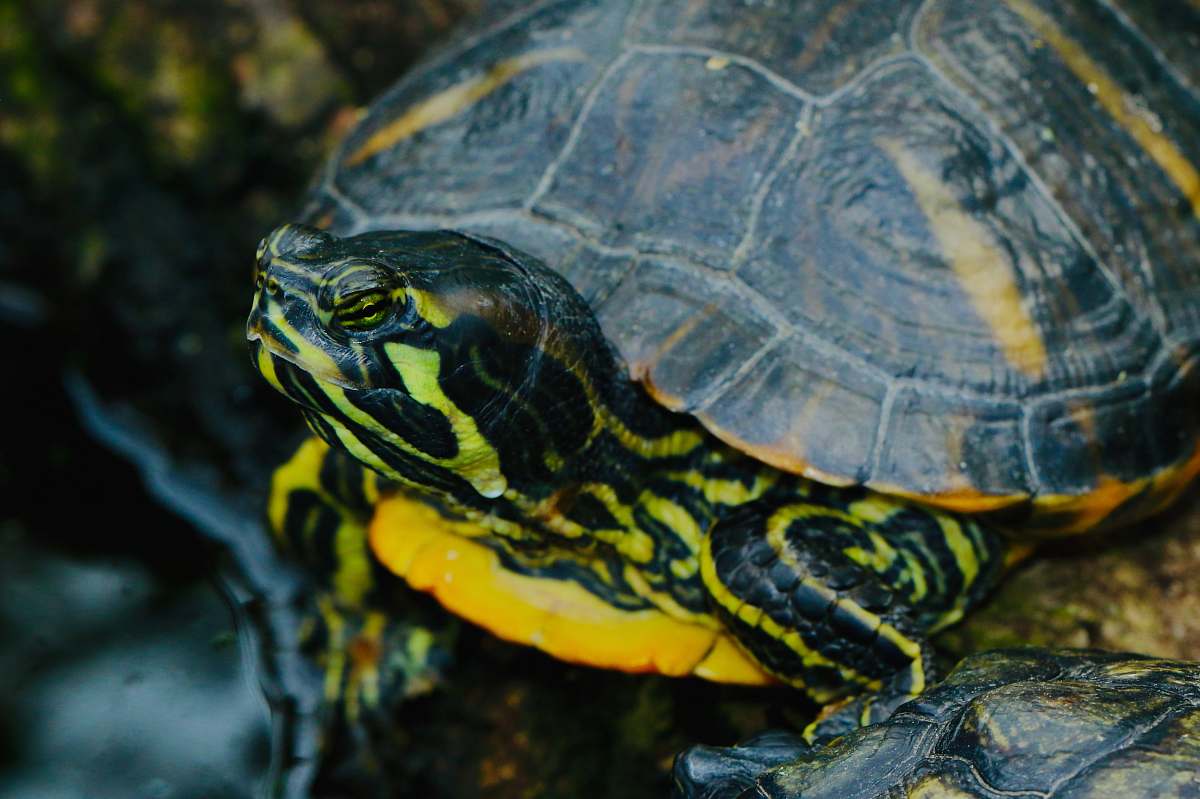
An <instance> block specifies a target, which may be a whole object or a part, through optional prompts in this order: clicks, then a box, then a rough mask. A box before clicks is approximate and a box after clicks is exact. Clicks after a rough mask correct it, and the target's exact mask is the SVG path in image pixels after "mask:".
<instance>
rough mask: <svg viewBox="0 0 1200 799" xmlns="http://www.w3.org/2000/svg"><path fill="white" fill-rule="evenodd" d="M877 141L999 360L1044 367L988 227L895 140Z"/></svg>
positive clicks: (1038, 342) (1034, 370) (1022, 367)
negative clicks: (986, 331) (984, 327)
mask: <svg viewBox="0 0 1200 799" xmlns="http://www.w3.org/2000/svg"><path fill="white" fill-rule="evenodd" d="M877 144H878V145H879V147H880V148H881V149H883V151H884V152H886V153H887V154H888V157H889V158H891V160H892V163H893V164H895V165H896V169H898V170H899V171H900V174H901V175H902V176H903V177H904V180H905V181H906V182H907V183H908V186H909V189H910V190H911V191H912V193H913V196H914V197H915V198H916V200H917V205H919V206H920V207H921V212H922V213H923V214H924V215H925V218H926V220H927V221H928V223H929V229H930V231H931V232H932V233H933V235H934V238H936V239H937V241H938V245H939V246H940V247H941V250H942V255H944V256H945V258H946V260H947V261H948V262H949V264H950V268H951V269H952V270H953V271H954V274H955V276H956V277H957V278H958V283H959V285H960V286H961V287H962V290H963V292H964V293H965V294H966V295H967V299H968V300H969V301H970V303H971V307H972V308H974V309H975V313H977V314H978V315H979V318H981V319H982V320H983V321H984V322H985V323H986V324H987V326H988V328H989V329H990V330H991V332H992V338H993V339H994V340H995V342H996V343H997V345H999V348H1000V351H1001V352H1002V353H1003V355H1004V358H1005V360H1007V361H1008V362H1009V364H1010V365H1011V366H1012V367H1013V368H1015V369H1017V370H1019V371H1021V372H1024V373H1025V374H1027V375H1030V376H1031V377H1040V376H1041V375H1042V374H1044V373H1045V371H1046V360H1047V359H1046V347H1045V344H1044V343H1043V342H1042V337H1041V333H1040V332H1039V330H1038V327H1037V325H1036V324H1035V323H1034V321H1033V318H1032V317H1031V316H1030V314H1029V310H1028V309H1027V308H1026V307H1025V302H1024V298H1023V296H1022V295H1021V288H1020V286H1018V285H1017V280H1016V273H1015V271H1014V266H1013V264H1011V263H1010V262H1009V259H1008V257H1007V256H1006V255H1005V253H1004V251H1003V250H1001V249H1000V247H999V246H998V245H997V243H996V240H995V237H994V236H993V235H992V233H991V231H989V230H988V229H987V227H985V226H984V225H983V224H982V223H980V222H979V220H977V219H975V217H973V216H972V215H971V214H969V213H967V212H966V211H964V210H963V208H962V204H961V203H960V202H959V201H958V198H957V197H955V196H954V192H953V191H952V190H951V189H950V187H949V186H947V185H946V184H945V183H944V182H943V181H942V180H941V179H940V178H939V177H938V176H937V174H936V173H935V172H934V171H933V170H932V169H929V168H928V167H927V166H925V165H924V164H923V163H921V161H920V159H919V158H918V157H917V156H916V155H915V154H914V153H913V152H912V151H910V150H909V149H908V148H906V147H905V146H904V145H903V144H902V143H901V142H900V141H898V140H896V139H887V138H880V139H878V140H877Z"/></svg>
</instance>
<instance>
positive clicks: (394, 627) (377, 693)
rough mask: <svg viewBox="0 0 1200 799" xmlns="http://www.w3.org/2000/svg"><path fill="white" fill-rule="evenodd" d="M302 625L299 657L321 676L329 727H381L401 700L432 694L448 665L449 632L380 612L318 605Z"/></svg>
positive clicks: (324, 601)
mask: <svg viewBox="0 0 1200 799" xmlns="http://www.w3.org/2000/svg"><path fill="white" fill-rule="evenodd" d="M316 604H317V612H316V613H315V614H314V615H313V616H312V617H311V618H309V619H308V620H307V622H306V623H305V629H304V631H303V635H302V641H301V648H302V651H303V653H304V654H305V655H306V656H307V657H308V658H309V659H310V660H311V661H312V662H313V663H314V664H316V666H317V667H318V668H319V669H320V670H321V672H322V673H323V675H324V690H323V693H324V715H325V716H326V719H327V721H328V722H329V723H331V724H339V723H345V724H347V725H349V726H351V727H355V726H358V725H360V724H364V723H365V724H368V726H374V725H371V720H372V719H373V718H376V717H377V718H378V720H379V721H381V722H383V723H384V724H385V725H386V724H387V723H388V720H390V719H393V718H394V713H395V711H396V709H397V708H398V707H399V705H400V703H402V702H403V701H404V700H405V699H407V698H409V697H412V696H416V695H419V694H423V693H426V692H428V691H429V690H431V689H432V688H433V687H434V686H435V685H436V684H437V682H438V681H439V679H440V675H441V672H442V670H443V668H444V667H445V666H446V664H447V663H448V662H449V660H450V655H449V652H450V641H449V639H450V638H451V637H452V633H451V632H450V631H449V630H441V631H437V632H435V631H433V630H432V629H430V628H429V627H426V626H422V625H420V624H417V623H414V622H410V621H407V620H405V619H402V618H397V617H396V615H397V614H392V613H385V612H384V611H382V610H379V609H366V610H364V609H358V608H354V609H350V610H346V609H342V608H338V607H337V605H336V603H335V602H334V601H333V599H332V597H329V596H322V597H320V598H318V600H317V603H316Z"/></svg>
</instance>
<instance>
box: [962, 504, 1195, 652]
mask: <svg viewBox="0 0 1200 799" xmlns="http://www.w3.org/2000/svg"><path fill="white" fill-rule="evenodd" d="M1197 575H1200V492H1198V491H1197V490H1196V487H1195V486H1193V487H1192V488H1191V489H1190V490H1189V494H1188V495H1187V496H1185V497H1184V498H1183V500H1182V501H1181V502H1180V503H1179V504H1178V505H1177V506H1176V507H1175V508H1174V509H1172V510H1171V511H1169V512H1168V513H1166V514H1164V515H1162V516H1160V517H1158V518H1156V519H1151V520H1149V521H1147V522H1145V523H1143V524H1141V525H1139V526H1137V527H1136V528H1133V529H1130V530H1125V531H1122V532H1120V533H1119V534H1116V535H1113V536H1112V537H1111V538H1109V539H1107V540H1102V541H1091V540H1080V541H1071V542H1063V543H1060V544H1059V545H1057V546H1056V547H1055V548H1054V549H1052V550H1047V551H1045V552H1042V553H1039V554H1037V555H1035V556H1034V557H1033V558H1032V559H1031V560H1030V562H1029V563H1027V564H1025V565H1024V566H1023V567H1021V568H1020V569H1018V570H1017V572H1016V573H1015V574H1013V575H1012V576H1011V577H1010V578H1009V580H1008V581H1007V582H1006V583H1005V584H1004V585H1003V586H1001V588H1000V589H999V590H998V591H997V592H996V594H995V596H993V597H992V599H991V600H990V601H989V602H988V603H987V605H986V606H985V607H983V608H982V609H980V610H979V611H978V612H977V613H975V614H974V615H973V616H972V617H971V618H970V619H969V620H968V621H967V622H966V623H965V624H963V625H962V626H961V627H959V628H957V629H954V630H951V631H949V632H947V633H945V634H944V635H943V636H942V638H941V643H942V644H943V645H944V647H945V648H946V649H947V650H948V651H952V652H954V653H956V654H966V653H967V652H972V651H978V650H980V649H989V648H992V647H1001V646H1014V645H1019V644H1023V643H1030V644H1040V645H1045V646H1079V647H1098V648H1101V649H1111V650H1124V651H1129V652H1145V653H1149V654H1154V655H1160V656H1163V657H1171V658H1183V659H1188V660H1200V579H1197Z"/></svg>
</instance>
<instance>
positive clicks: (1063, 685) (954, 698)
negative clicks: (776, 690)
mask: <svg viewBox="0 0 1200 799" xmlns="http://www.w3.org/2000/svg"><path fill="white" fill-rule="evenodd" d="M675 779H676V785H677V787H678V790H679V794H680V795H681V796H683V797H686V799H734V797H753V798H754V799H795V798H796V797H800V796H804V797H811V799H824V798H825V797H837V799H882V798H883V797H909V798H910V799H916V797H925V798H926V799H939V798H942V797H944V798H945V799H968V798H972V799H973V798H976V797H977V798H978V799H990V798H991V797H998V796H1014V795H1016V796H1042V797H1047V799H1051V798H1053V799H1067V797H1070V799H1086V798H1088V797H1093V798H1094V799H1104V798H1105V797H1112V796H1123V797H1130V799H1135V798H1136V797H1146V798H1147V799H1149V798H1150V797H1156V798H1159V797H1161V799H1185V797H1197V796H1200V663H1195V662H1189V661H1179V660H1167V659H1159V658H1151V657H1147V656H1144V655H1126V654H1118V653H1111V652H1101V651H1098V650H1046V649H1036V648H1032V647H1031V648H1018V649H1007V650H994V651H990V652H984V653H978V654H974V655H970V656H968V657H967V658H965V659H964V660H962V661H961V662H960V663H959V664H958V665H957V666H956V667H955V668H954V669H953V671H951V672H950V673H949V674H948V675H947V676H946V679H945V680H943V681H942V682H941V683H939V684H938V685H936V686H933V687H932V688H930V689H929V690H927V691H926V692H925V693H924V694H922V695H921V696H920V697H918V698H917V699H914V700H913V701H911V702H909V703H907V704H905V705H901V706H900V707H899V708H897V710H896V711H895V713H893V715H892V716H891V718H889V719H888V720H887V721H885V722H881V723H878V724H875V725H873V726H871V727H866V728H863V729H861V730H856V731H853V732H850V733H848V734H846V735H844V736H841V737H838V738H836V739H834V740H833V741H831V742H828V743H826V744H824V745H821V746H817V747H814V748H811V749H810V748H809V747H808V745H807V743H806V742H805V741H803V740H802V739H799V738H798V737H796V736H793V735H789V734H787V733H779V732H773V733H764V734H762V735H760V736H758V737H757V738H756V739H754V740H752V741H749V742H747V745H746V746H745V747H731V748H727V749H719V748H712V747H700V746H697V747H693V748H691V749H689V750H688V751H686V752H685V753H684V754H682V755H681V756H680V757H679V758H677V759H676V763H675Z"/></svg>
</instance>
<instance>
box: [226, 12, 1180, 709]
mask: <svg viewBox="0 0 1200 799" xmlns="http://www.w3.org/2000/svg"><path fill="white" fill-rule="evenodd" d="M1180 13H1182V14H1184V16H1188V15H1190V16H1188V18H1189V19H1193V18H1194V16H1195V13H1194V11H1190V10H1189V11H1187V12H1180ZM486 16H487V20H486V21H485V22H483V23H481V24H480V25H479V26H478V27H475V28H473V29H471V30H470V31H468V32H466V33H464V34H463V35H461V36H460V37H459V38H458V39H457V40H456V41H455V43H453V44H451V45H449V46H448V47H446V48H445V49H444V50H443V51H441V52H440V53H439V54H438V55H437V56H435V57H433V58H432V59H431V60H429V61H427V62H425V63H424V64H423V65H422V66H420V67H418V68H416V69H415V70H414V71H413V72H411V73H409V74H408V75H407V76H405V77H404V78H402V79H401V80H400V82H399V83H398V84H396V85H395V86H394V87H393V88H392V89H391V90H389V91H388V92H386V93H385V94H383V95H382V96H381V97H380V98H378V99H377V100H376V101H375V102H374V103H373V104H372V105H371V106H370V108H369V109H368V110H367V111H366V113H365V114H364V115H363V116H362V117H361V119H360V120H359V121H358V122H357V123H356V125H355V126H354V127H353V128H352V129H351V130H350V131H349V133H348V134H347V135H346V136H345V137H344V138H343V139H342V140H341V142H340V143H339V144H338V145H337V146H336V148H335V151H334V153H333V154H332V156H331V158H330V159H329V160H328V162H327V165H326V167H325V168H324V170H323V171H322V172H321V173H320V174H319V175H318V177H317V180H316V181H315V182H314V185H313V187H312V189H311V190H310V192H309V195H308V197H307V200H306V201H305V203H304V205H303V209H302V210H301V211H300V212H299V214H298V215H297V217H296V218H294V219H293V220H292V221H290V222H287V223H285V224H282V225H281V226H279V227H278V228H276V229H275V230H274V231H272V232H270V233H269V234H268V235H267V236H266V237H265V238H264V239H263V240H262V242H261V243H260V245H259V247H258V251H257V253H256V256H255V269H254V272H255V280H254V285H255V288H254V292H253V302H252V308H251V312H250V316H249V319H248V321H247V339H248V341H249V346H250V351H251V360H252V362H253V364H254V366H255V367H256V368H257V369H258V371H259V372H261V374H262V375H263V376H264V377H265V378H266V380H267V381H268V382H270V383H271V384H272V385H273V386H274V387H275V388H277V389H278V390H279V391H280V392H282V393H283V394H284V395H285V396H286V397H288V398H289V399H291V400H292V401H293V402H294V403H295V404H296V405H297V406H298V407H299V410H300V413H301V415H302V416H303V418H304V419H305V421H306V422H307V425H308V427H309V428H310V429H311V431H312V433H313V434H314V435H313V437H312V438H310V439H309V440H307V441H306V442H305V443H304V444H302V445H301V446H300V448H299V450H298V451H297V452H296V455H295V456H294V457H293V458H292V459H291V460H290V461H288V463H286V464H285V465H284V466H282V467H281V468H280V470H279V471H278V472H277V473H276V475H275V478H274V480H273V484H272V494H271V498H270V501H269V512H268V515H269V516H270V520H271V525H272V527H273V529H275V530H276V531H277V536H278V538H279V540H280V541H281V542H282V544H283V545H284V546H285V547H286V548H288V549H289V550H290V551H292V552H293V553H295V554H296V556H297V557H299V558H300V559H301V560H303V561H305V562H306V563H307V564H308V565H309V566H310V567H311V569H312V570H313V571H314V572H315V573H317V574H318V575H320V577H321V580H322V581H323V582H322V586H323V588H322V589H321V590H322V591H323V592H324V593H323V594H322V603H323V604H322V608H323V609H324V611H323V614H322V615H323V618H325V619H326V620H327V621H328V620H330V619H336V620H337V621H336V623H333V622H332V621H331V622H329V623H328V624H327V625H326V627H327V628H328V629H331V630H339V631H342V632H340V633H338V634H337V635H336V636H335V638H336V639H337V640H336V641H332V643H329V646H330V649H331V650H344V652H343V654H342V655H338V656H336V657H333V656H331V660H330V661H329V662H330V663H332V664H339V665H336V667H332V666H331V673H334V676H332V677H331V678H330V680H331V682H330V684H331V685H333V686H335V688H334V689H333V690H332V693H333V694H334V695H337V694H338V690H337V689H336V686H338V685H348V684H350V683H352V684H353V686H354V689H353V691H350V692H349V693H351V694H352V695H353V696H352V697H351V698H352V699H354V704H364V703H365V704H366V705H371V704H373V703H378V702H379V697H380V696H382V695H386V694H387V691H386V685H387V682H388V680H387V673H388V669H387V666H386V664H387V663H388V662H389V658H388V655H387V650H388V649H389V644H388V637H387V634H386V630H387V625H388V618H389V616H388V606H387V602H386V597H385V595H386V594H388V592H389V591H392V590H393V588H394V587H395V586H397V585H400V584H401V580H397V577H399V578H402V581H403V583H407V585H408V586H411V587H412V588H416V589H418V590H421V591H426V592H429V593H432V594H434V595H435V596H436V597H437V598H438V600H439V601H440V602H441V603H442V604H443V605H444V606H445V607H446V608H448V609H449V610H450V611H452V612H453V613H454V614H457V615H459V616H462V617H464V618H466V619H468V620H470V621H472V622H474V623H476V624H479V625H481V626H483V627H485V628H487V629H489V630H491V631H492V632H493V633H495V634H496V635H498V636H500V637H502V638H505V639H508V640H511V641H516V642H519V643H524V644H529V645H533V646H536V647H538V648H540V649H542V650H544V651H546V652H548V653H550V654H552V655H554V656H556V657H559V658H562V659H564V660H568V661H572V662H578V663H586V664H591V665H596V666H602V667H607V668H617V669H624V670H626V671H633V672H657V673H661V674H667V675H694V676H699V677H703V678H707V679H711V680H717V681H724V682H730V683H740V684H767V683H784V684H787V685H791V686H794V687H796V688H798V689H800V690H802V691H803V692H804V693H805V694H806V695H807V696H808V697H810V698H811V699H812V700H814V701H815V702H817V703H820V704H822V705H827V704H831V703H836V702H842V703H846V704H845V705H844V709H845V710H846V711H847V712H848V713H850V714H851V717H853V718H854V719H857V720H858V723H870V722H872V721H877V720H880V719H883V718H887V717H888V715H889V714H890V713H891V711H893V710H894V709H895V708H896V707H897V706H899V705H900V704H902V703H903V702H906V701H909V700H911V699H913V698H914V697H916V696H919V695H920V694H921V693H922V692H923V691H925V689H926V688H927V687H928V686H929V685H930V684H931V682H932V680H933V676H934V664H933V660H932V657H933V655H932V649H931V647H930V645H929V637H930V635H931V634H933V633H935V632H937V631H938V630H940V629H942V628H944V627H945V626H947V625H950V624H953V623H954V622H956V621H958V620H959V619H961V618H962V617H963V616H964V614H966V613H967V612H968V611H969V610H970V609H971V608H972V607H973V606H975V605H976V604H977V603H978V602H980V601H981V600H982V598H983V597H984V596H986V594H987V592H988V590H989V589H990V588H991V587H992V586H993V585H994V584H995V583H996V582H997V581H998V580H999V579H1000V578H1001V576H1002V575H1003V573H1004V572H1005V570H1006V569H1007V568H1008V567H1010V566H1011V565H1012V564H1013V563H1015V562H1017V561H1019V560H1020V559H1021V558H1022V557H1023V556H1024V555H1025V554H1027V553H1028V551H1029V550H1030V548H1031V547H1032V545H1033V543H1032V542H1037V541H1041V540H1045V539H1048V538H1054V537H1065V536H1071V535H1076V534H1081V533H1084V532H1086V531H1094V530H1104V529H1111V528H1113V527H1117V526H1120V525H1123V524H1128V523H1130V522H1133V521H1135V520H1138V519H1141V518H1144V517H1146V516H1148V515H1150V514H1152V513H1154V512H1156V511H1158V510H1159V509H1161V508H1163V507H1165V506H1166V505H1167V504H1168V503H1170V502H1171V501H1172V500H1173V499H1174V498H1175V497H1177V496H1178V495H1179V494H1180V493H1181V492H1183V490H1184V488H1185V486H1186V485H1188V483H1189V482H1190V481H1191V479H1192V478H1193V477H1194V476H1195V474H1196V473H1197V471H1200V435H1198V433H1200V421H1198V419H1200V417H1198V416H1197V414H1196V408H1197V400H1198V399H1200V269H1197V268H1196V263H1197V257H1198V256H1200V97H1198V87H1200V71H1198V70H1197V65H1196V63H1195V61H1194V60H1190V59H1188V58H1186V57H1184V58H1180V57H1179V56H1180V54H1183V55H1184V56H1186V54H1187V52H1188V50H1187V47H1186V41H1185V39H1184V38H1183V37H1184V36H1185V33H1183V32H1181V31H1182V30H1183V29H1182V26H1175V27H1172V26H1171V25H1165V24H1157V22H1155V20H1154V19H1152V18H1149V17H1146V16H1145V14H1142V12H1140V11H1139V12H1138V13H1137V14H1135V13H1134V12H1133V11H1121V10H1120V9H1118V8H1117V7H1116V6H1115V5H1113V4H1095V3H1090V2H1084V1H1083V0H1077V1H1076V0H1071V1H1070V2H1065V3H1062V2H1059V3H1049V2H1043V0H978V1H974V0H973V1H972V2H965V0H962V1H957V2H956V1H954V0H897V2H895V3H892V4H890V5H889V10H888V13H887V14H880V13H879V10H878V8H877V7H876V6H874V5H873V4H867V3H860V2H820V1H818V0H805V2H794V3H778V4H766V3H764V4H743V3H739V2H732V0H688V1H687V2H683V0H662V2H654V3H636V2H621V1H619V0H556V1H555V2H536V3H530V4H512V3H508V4H501V5H500V6H498V7H497V8H496V9H495V11H494V13H493V14H491V15H486ZM1159 22H1161V20H1160V21H1159ZM1151 23H1155V26H1154V27H1150V24H1151ZM1139 25H1142V26H1143V27H1139ZM1148 31H1149V32H1148ZM1151 34H1153V35H1151ZM331 640H332V639H331ZM346 652H348V653H350V654H345V653H346ZM364 653H367V654H364ZM346 664H352V668H350V667H347V666H346ZM339 670H340V672H339ZM341 672H346V673H352V677H351V678H347V680H348V681H349V682H347V680H343V679H342V677H338V676H337V673H341ZM359 700H362V701H359Z"/></svg>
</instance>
